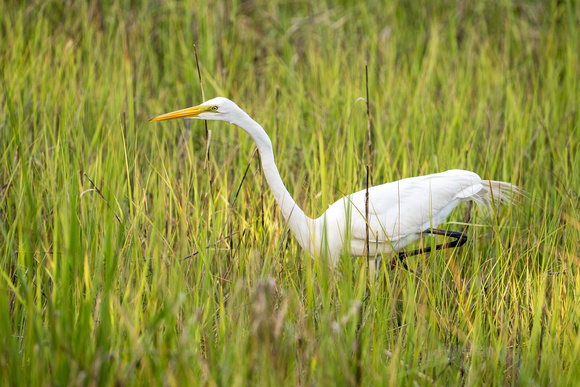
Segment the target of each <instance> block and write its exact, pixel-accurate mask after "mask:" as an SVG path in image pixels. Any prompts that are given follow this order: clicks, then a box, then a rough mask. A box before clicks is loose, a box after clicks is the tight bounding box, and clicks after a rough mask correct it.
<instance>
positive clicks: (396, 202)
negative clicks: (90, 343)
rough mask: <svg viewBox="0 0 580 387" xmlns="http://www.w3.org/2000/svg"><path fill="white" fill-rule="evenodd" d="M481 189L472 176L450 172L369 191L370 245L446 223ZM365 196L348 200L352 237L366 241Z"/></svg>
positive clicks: (458, 171)
mask: <svg viewBox="0 0 580 387" xmlns="http://www.w3.org/2000/svg"><path fill="white" fill-rule="evenodd" d="M481 189H482V183H481V178H480V177H479V176H478V175H477V174H476V173H473V172H469V171H462V170H450V171H446V172H442V173H437V174H433V175H426V176H419V177H412V178H407V179H403V180H399V181H396V182H392V183H387V184H383V185H379V186H375V187H371V188H370V189H369V197H370V200H369V213H370V214H371V216H370V220H369V224H370V227H371V230H373V236H374V237H373V238H371V242H379V243H388V242H391V243H392V242H393V241H397V240H399V239H400V238H403V237H405V236H407V235H409V234H416V233H420V232H422V231H425V230H426V229H428V228H431V227H433V228H434V227H437V225H439V224H441V223H443V222H444V221H445V219H446V218H447V216H448V215H449V213H450V212H451V211H452V210H453V209H454V208H455V207H456V206H457V205H458V204H459V202H460V201H462V200H469V198H470V197H473V196H474V195H476V194H477V192H479V191H480V190H481ZM365 196H366V191H365V190H362V191H359V192H356V193H354V194H352V195H350V196H348V197H347V199H348V200H349V202H350V204H351V206H352V208H351V210H350V212H351V215H350V216H351V237H352V239H360V240H365V239H366V222H365Z"/></svg>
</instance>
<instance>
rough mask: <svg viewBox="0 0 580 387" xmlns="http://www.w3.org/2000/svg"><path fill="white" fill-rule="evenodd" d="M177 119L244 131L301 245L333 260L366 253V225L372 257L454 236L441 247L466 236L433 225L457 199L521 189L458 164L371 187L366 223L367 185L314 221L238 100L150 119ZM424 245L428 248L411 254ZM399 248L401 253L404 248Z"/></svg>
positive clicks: (501, 196) (508, 194) (505, 198)
mask: <svg viewBox="0 0 580 387" xmlns="http://www.w3.org/2000/svg"><path fill="white" fill-rule="evenodd" d="M175 118H190V119H200V120H210V121H226V122H229V123H230V124H234V125H236V126H238V127H240V128H241V129H243V130H244V131H246V132H247V133H248V134H249V135H250V137H252V139H253V140H254V142H255V143H256V145H257V147H258V151H259V152H260V158H261V160H262V168H263V171H264V176H265V177H266V181H267V182H268V184H269V185H270V189H271V190H272V193H273V194H274V198H275V199H276V202H277V203H278V206H279V207H280V210H281V211H282V215H283V217H284V219H286V221H287V222H288V226H289V227H290V230H291V231H292V233H293V234H294V236H295V237H296V239H297V240H298V243H300V246H302V248H303V249H304V250H306V251H307V252H308V254H310V255H311V256H312V257H315V258H316V257H324V258H327V259H328V260H329V261H330V263H331V264H332V265H333V266H336V264H337V262H338V259H339V258H340V255H341V254H345V253H347V254H350V255H351V256H362V255H363V254H365V253H366V245H367V244H366V236H367V224H368V226H369V235H370V237H369V254H370V255H371V256H373V257H374V256H375V254H377V255H383V254H386V253H389V252H391V251H393V250H396V251H397V252H398V251H400V249H402V248H403V247H405V246H406V245H408V244H409V243H411V242H414V241H416V240H418V239H420V238H421V236H422V235H423V234H435V235H445V236H448V237H453V238H456V239H455V240H454V241H452V242H448V243H445V244H442V245H438V246H436V249H440V248H446V247H454V246H458V245H462V244H463V243H465V242H466V241H467V235H466V234H465V233H463V232H454V231H444V230H437V229H436V227H437V226H438V225H439V224H441V223H443V222H444V221H445V219H446V218H447V216H449V214H450V213H451V211H452V210H453V209H454V208H455V207H456V206H457V205H458V204H459V203H460V202H462V201H475V202H476V203H483V204H487V205H489V204H490V203H491V202H493V201H496V202H510V201H511V200H512V199H513V196H514V194H516V193H518V192H519V189H518V187H516V186H514V185H512V184H510V183H506V182H501V181H493V180H482V179H481V177H479V176H478V175H477V174H476V173H474V172H470V171H464V170H459V169H453V170H449V171H446V172H441V173H435V174H432V175H426V176H418V177H410V178H406V179H402V180H399V181H395V182H392V183H386V184H382V185H378V186H374V187H370V188H369V189H368V193H369V207H368V208H369V210H368V212H369V218H368V222H367V221H365V212H366V211H365V195H366V189H365V190H362V191H358V192H356V193H353V194H350V195H347V196H345V197H343V198H341V199H339V200H338V201H336V202H335V203H334V204H332V205H330V206H329V208H328V209H327V210H326V212H325V213H324V214H322V216H320V217H319V218H317V219H311V218H309V217H308V216H306V215H305V214H304V211H302V209H301V208H300V207H299V206H298V205H297V204H296V202H295V201H294V199H292V196H291V195H290V193H289V192H288V190H287V189H286V187H285V186H284V183H283V182H282V178H281V177H280V173H279V172H278V168H277V167H276V163H275V162H274V153H273V151H272V142H271V141H270V137H268V135H267V134H266V132H265V131H264V129H263V128H262V127H261V126H260V124H258V123H257V122H256V121H254V120H253V119H252V118H251V117H250V116H249V115H248V114H246V112H244V111H243V110H242V109H240V108H239V107H238V105H236V104H235V103H234V102H232V101H230V100H229V99H227V98H222V97H218V98H214V99H211V100H209V101H207V102H205V103H202V104H201V105H199V106H194V107H191V108H188V109H183V110H178V111H175V112H171V113H167V114H163V115H160V116H158V117H155V118H153V119H152V120H151V121H163V120H171V119H175ZM426 251H430V248H428V247H427V248H425V249H420V250H416V251H415V252H414V253H422V252H426ZM399 254H400V255H399V256H400V257H402V256H404V254H405V253H399Z"/></svg>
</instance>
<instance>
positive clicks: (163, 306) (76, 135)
mask: <svg viewBox="0 0 580 387" xmlns="http://www.w3.org/2000/svg"><path fill="white" fill-rule="evenodd" d="M359 3H360V4H358V5H353V4H351V2H346V1H332V2H324V3H315V2H313V3H310V2H299V1H290V2H271V1H268V2H266V1H264V2H260V1H244V2H237V1H234V2H233V3H226V2H221V1H217V2H215V1H214V2H206V1H199V2H195V3H194V4H186V3H182V2H174V1H148V2H137V1H123V0H110V1H103V2H99V1H92V2H81V1H65V2H59V1H35V0H33V1H29V2H19V1H11V0H6V1H4V2H1V3H0V61H1V63H2V66H1V67H2V69H1V88H2V92H1V94H0V95H1V103H2V109H1V111H0V133H1V135H0V147H1V148H2V155H1V158H0V165H1V167H0V217H1V220H2V222H1V224H0V251H1V261H0V274H1V275H0V379H1V380H3V381H4V383H7V384H12V385H97V384H98V385H108V384H113V383H115V384H117V383H118V384H144V383H151V382H153V383H157V384H167V385H187V384H207V385H247V384H285V385H298V384H300V385H311V384H316V385H335V384H343V385H348V384H359V383H362V384H375V385H383V384H386V383H389V384H395V385H410V384H414V383H418V384H419V385H432V384H439V385H450V384H468V385H480V384H487V385H489V384H510V385H516V384H518V385H548V384H550V385H570V384H571V383H573V382H574V381H577V380H579V379H580V368H578V367H577V364H578V362H579V361H580V337H579V333H578V329H579V325H578V324H579V321H580V273H579V267H578V265H579V263H580V262H579V259H580V258H579V256H580V250H579V249H580V248H579V246H580V205H579V199H580V197H579V196H580V188H579V187H580V156H579V153H580V133H579V130H580V128H579V113H578V107H579V95H580V90H579V83H580V82H579V78H580V77H579V75H580V74H579V70H578V69H579V68H580V63H579V62H580V60H579V56H578V52H580V44H579V41H578V39H579V34H578V26H579V25H580V23H579V22H580V10H579V8H578V5H577V4H576V2H574V1H570V0H569V1H547V2H542V3H539V4H536V3H530V2H524V1H518V2H510V1H492V2H469V1H459V2H457V1H442V2H438V3H436V4H435V3H432V2H429V1H425V2H420V3H413V5H411V4H410V3H408V2H405V1H394V2H389V3H387V4H383V3H382V2H369V4H368V5H367V4H364V3H366V2H359ZM194 44H195V45H196V47H197V49H198V54H199V58H200V62H201V75H202V80H203V85H204V89H205V95H206V97H207V98H211V97H214V96H218V95H222V96H226V97H229V98H231V99H233V100H234V101H236V102H237V103H238V104H239V105H240V106H241V107H242V108H243V109H245V110H246V111H247V112H248V113H249V114H250V115H251V116H252V117H254V118H255V119H256V120H257V121H258V122H260V123H262V124H263V126H264V127H265V128H266V130H267V131H268V133H269V134H270V136H271V137H272V141H273V143H274V148H275V153H276V157H277V163H278V166H279V169H280V173H281V175H282V177H283V179H284V181H285V183H286V184H287V187H288V189H289V190H290V192H291V193H292V194H293V196H294V197H295V198H296V200H297V202H298V203H299V204H300V205H301V206H302V207H303V208H304V209H305V211H306V213H308V214H310V215H311V216H318V215H319V214H320V213H322V212H323V211H324V210H325V208H326V207H327V205H328V204H330V203H332V202H333V201H334V200H336V199H338V198H340V197H341V196H343V195H344V194H346V193H350V192H353V191H356V190H359V189H362V188H363V187H364V182H365V181H366V176H365V164H366V158H365V153H364V152H365V146H366V141H367V139H366V128H367V124H366V120H367V116H366V106H365V104H364V102H362V101H358V102H357V99H358V98H359V97H364V96H365V77H364V73H365V67H364V66H365V62H368V68H369V92H370V96H369V97H370V98H369V99H370V104H371V120H372V141H373V142H372V150H373V154H372V160H373V165H372V169H373V176H372V180H373V182H374V183H375V184H378V183H381V182H386V181H392V180H396V179H399V178H404V177H408V176H414V175H419V174H427V173H433V172H437V171H443V170H446V169H451V168H465V169H469V170H473V171H476V172H478V173H479V174H480V175H481V176H483V177H486V178H487V177H490V178H493V179H496V180H505V181H509V182H512V183H515V184H519V185H521V186H522V187H523V188H524V189H525V190H526V192H527V193H528V195H529V197H530V199H529V200H527V201H523V202H522V203H521V204H520V206H519V207H517V208H514V207H510V208H497V209H496V210H495V211H494V213H492V214H491V215H490V216H485V215H484V214H483V213H481V212H476V213H475V216H474V218H473V225H472V226H471V228H470V237H471V240H472V242H470V243H469V244H468V245H466V246H464V247H463V248H461V249H458V250H457V251H441V252H436V253H433V254H431V255H428V256H417V257H413V258H412V259H410V260H409V265H410V269H411V270H412V271H411V272H408V271H405V270H402V269H400V268H395V269H393V270H390V269H389V267H388V265H387V267H385V268H383V270H381V271H380V273H379V276H378V278H377V280H376V281H375V280H373V281H370V283H369V286H368V293H367V281H368V278H369V277H368V276H367V275H366V274H365V269H364V268H365V260H364V259H352V258H349V257H345V258H344V259H343V260H342V261H341V264H340V265H339V268H338V270H337V271H333V270H331V269H329V267H328V266H327V265H326V264H325V263H324V262H317V261H313V260H311V259H310V258H309V257H308V256H307V255H305V254H304V252H302V251H301V250H300V248H299V246H298V244H297V243H296V241H295V240H294V239H293V237H292V236H291V235H288V234H287V228H286V227H285V224H284V222H283V219H281V216H280V214H279V212H278V210H277V207H276V205H275V203H274V200H273V198H272V196H271V195H270V193H269V190H268V187H267V185H266V182H265V181H264V180H263V178H262V176H261V172H260V167H259V162H258V159H257V157H254V158H252V154H253V151H254V145H253V143H252V141H251V139H250V138H249V137H248V136H247V135H245V133H243V132H241V131H240V130H238V129H237V128H235V127H232V126H229V125H227V124H222V123H214V122H212V123H209V124H208V128H209V129H210V130H211V131H212V138H211V145H210V153H209V161H208V165H207V166H206V163H205V154H206V152H205V148H206V134H205V129H204V124H203V123H201V122H198V121H196V122H191V123H188V122H186V121H172V122H167V123H163V124H149V123H148V119H150V118H152V117H153V116H155V115H157V114H160V113H164V112H167V111H170V110H174V109H177V108H183V107H187V106H191V105H194V104H197V103H199V102H201V91H200V88H199V82H198V80H197V69H196V66H195V59H194V54H193V52H194V50H193V46H194ZM246 169H247V171H248V172H247V175H245V178H244V172H245V171H246ZM238 191H239V193H238ZM462 211H464V209H463V210H462V209H459V210H457V211H456V212H455V213H454V215H452V218H451V219H450V221H451V222H460V221H461V219H462V218H463V213H462ZM449 227H450V228H458V227H462V226H460V225H453V224H451V225H449ZM427 243H430V241H427ZM207 246H209V247H207Z"/></svg>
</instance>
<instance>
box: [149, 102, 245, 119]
mask: <svg viewBox="0 0 580 387" xmlns="http://www.w3.org/2000/svg"><path fill="white" fill-rule="evenodd" d="M244 116H246V114H245V113H244V111H243V110H242V109H240V108H239V107H238V105H236V104H235V103H234V102H232V101H230V100H229V99H227V98H223V97H217V98H214V99H210V100H209V101H207V102H204V103H202V104H201V105H198V106H194V107H190V108H187V109H182V110H177V111H174V112H171V113H166V114H162V115H160V116H157V117H155V118H153V119H151V120H149V122H154V121H164V120H173V119H175V118H189V119H198V120H209V121H226V122H229V123H230V124H236V123H238V122H239V120H240V119H241V118H243V117H244Z"/></svg>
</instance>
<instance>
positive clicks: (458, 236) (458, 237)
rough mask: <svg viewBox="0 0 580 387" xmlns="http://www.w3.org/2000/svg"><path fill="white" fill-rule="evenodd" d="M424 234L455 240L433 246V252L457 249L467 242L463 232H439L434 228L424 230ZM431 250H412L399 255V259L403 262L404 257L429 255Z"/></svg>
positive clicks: (427, 248)
mask: <svg viewBox="0 0 580 387" xmlns="http://www.w3.org/2000/svg"><path fill="white" fill-rule="evenodd" d="M425 233H426V234H433V235H442V236H446V237H449V238H455V240H452V241H451V242H446V243H441V244H440V245H437V246H435V250H443V249H449V248H453V247H459V246H463V245H464V244H465V242H467V234H466V233H464V232H460V231H446V230H439V229H437V228H434V229H429V230H426V231H425ZM432 250H433V248H432V247H431V246H427V247H422V248H420V249H417V250H413V251H402V252H400V253H399V259H400V260H401V262H403V261H404V259H405V258H406V257H410V256H412V255H418V254H425V253H429V252H431V251H432Z"/></svg>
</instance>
